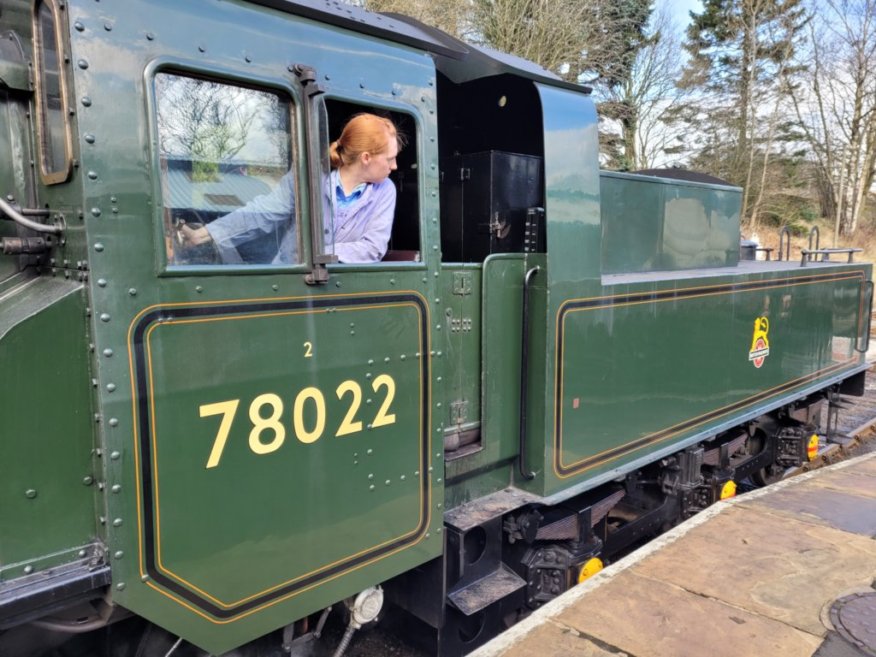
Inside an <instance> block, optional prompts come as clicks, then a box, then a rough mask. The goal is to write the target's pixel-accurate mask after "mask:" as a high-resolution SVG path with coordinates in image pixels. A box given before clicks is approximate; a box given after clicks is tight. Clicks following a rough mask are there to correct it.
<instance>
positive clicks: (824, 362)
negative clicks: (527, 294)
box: [553, 269, 866, 480]
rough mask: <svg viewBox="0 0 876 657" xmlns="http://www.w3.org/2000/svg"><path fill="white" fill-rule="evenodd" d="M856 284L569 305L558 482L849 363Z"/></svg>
mask: <svg viewBox="0 0 876 657" xmlns="http://www.w3.org/2000/svg"><path fill="white" fill-rule="evenodd" d="M865 280H866V272H864V271H862V270H845V271H843V270H837V269H820V270H814V269H812V270H803V271H800V272H794V273H793V275H790V274H789V273H787V272H786V273H782V274H777V275H776V277H775V278H756V279H755V278H750V279H748V280H745V281H735V282H727V283H717V284H706V283H700V284H699V285H696V284H693V285H692V284H691V283H690V282H689V281H685V285H684V286H683V287H681V286H679V287H676V288H665V287H661V289H654V290H651V291H637V292H623V293H614V294H611V293H609V294H607V295H605V296H599V297H594V298H590V299H578V300H572V301H568V302H566V303H565V304H563V305H562V306H561V308H560V311H559V313H558V317H557V350H556V385H557V391H558V393H557V395H556V408H555V411H554V412H555V415H554V418H555V431H554V436H553V440H554V458H553V471H554V474H555V476H556V477H557V478H558V479H559V480H564V479H567V478H569V477H572V476H575V475H581V474H584V473H587V474H589V475H592V474H596V473H599V472H601V471H604V470H606V469H609V468H614V467H618V466H620V465H622V464H623V463H624V462H628V461H630V460H632V459H633V458H637V457H641V456H642V455H643V454H646V453H648V452H649V451H654V450H657V449H659V448H661V447H665V446H666V445H667V444H668V443H672V442H675V441H678V440H681V439H683V438H684V437H686V436H690V435H693V434H694V433H696V432H700V431H703V430H706V429H708V428H709V427H710V426H715V425H717V424H719V423H721V422H726V421H728V420H732V418H733V417H734V415H741V414H742V413H744V412H746V411H750V410H751V409H752V408H756V407H757V406H758V405H761V404H766V403H770V402H773V401H775V400H777V399H781V398H782V397H785V396H792V395H793V393H794V392H795V391H796V390H799V389H802V388H803V387H805V386H806V385H808V384H812V383H814V382H816V381H818V380H819V379H821V378H826V377H829V376H830V375H832V374H837V373H840V372H841V371H843V369H848V368H851V367H852V366H854V365H856V364H858V363H859V362H860V361H861V356H860V354H858V353H857V352H856V351H855V350H854V347H855V345H856V339H857V336H858V335H859V334H860V327H859V319H860V317H861V316H862V304H864V303H866V290H865V287H866V286H865ZM863 312H864V313H865V312H866V311H865V310H864V311H863Z"/></svg>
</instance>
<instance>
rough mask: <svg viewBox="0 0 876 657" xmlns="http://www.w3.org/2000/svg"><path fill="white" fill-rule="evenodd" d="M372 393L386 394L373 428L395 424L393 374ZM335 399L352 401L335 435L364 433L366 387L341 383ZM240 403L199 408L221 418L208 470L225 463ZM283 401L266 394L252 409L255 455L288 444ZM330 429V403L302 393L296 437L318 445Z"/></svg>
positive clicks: (312, 391) (295, 415)
mask: <svg viewBox="0 0 876 657" xmlns="http://www.w3.org/2000/svg"><path fill="white" fill-rule="evenodd" d="M371 389H372V390H373V391H374V392H375V393H381V392H383V393H384V397H383V400H382V401H381V403H380V405H379V407H378V409H377V414H376V415H375V416H374V418H373V419H372V420H371V422H370V425H371V427H372V428H377V427H383V426H386V425H389V424H394V423H395V413H392V412H391V411H392V402H393V400H394V399H395V379H393V378H392V377H391V376H390V375H389V374H381V375H379V376H377V377H375V378H374V380H373V381H372V382H371ZM335 395H336V396H337V398H338V399H339V400H341V401H343V400H344V399H347V400H348V403H349V406H348V407H347V411H346V413H345V414H344V418H343V420H342V421H341V423H340V425H339V426H338V428H337V429H336V430H335V432H334V435H335V436H337V437H340V436H349V435H351V434H354V433H359V432H360V431H362V429H363V423H362V420H361V419H360V418H359V407H360V406H361V405H362V387H361V386H360V385H359V384H358V383H357V382H356V381H353V380H352V379H348V380H346V381H344V382H343V383H341V385H339V386H338V387H337V388H336V389H335ZM239 406H240V399H229V400H228V401H222V402H216V403H213V404H202V405H201V406H200V407H199V412H200V416H201V417H211V416H213V415H221V416H222V419H221V421H220V422H219V430H218V431H217V432H216V437H215V438H214V440H213V448H212V449H211V450H210V456H209V457H208V458H207V466H206V467H207V468H215V467H217V466H218V465H219V462H220V461H221V460H222V453H223V452H224V450H225V444H226V443H227V442H228V436H229V435H230V434H231V428H232V427H233V426H234V420H235V417H236V416H237V409H238V407H239ZM308 406H310V407H311V408H312V409H313V411H314V412H313V413H312V415H311V418H310V422H309V423H308V422H305V418H304V410H305V408H306V407H308ZM283 413H284V405H283V399H282V397H280V396H279V395H277V394H274V393H272V392H266V393H264V394H261V395H258V396H257V397H256V398H255V399H253V400H252V402H250V405H249V413H248V415H249V425H250V431H249V448H250V449H251V450H252V451H253V452H254V453H255V454H270V453H271V452H276V451H277V450H278V449H280V447H282V446H283V443H284V442H285V440H286V424H284V421H283ZM325 425H326V402H325V395H324V394H323V393H322V391H321V390H320V389H319V388H315V387H313V386H309V387H307V388H304V389H303V390H301V391H300V392H299V393H298V394H297V395H296V397H295V400H294V402H293V403H292V431H293V433H294V434H295V437H296V438H297V439H298V440H299V441H301V442H302V443H308V444H309V443H314V442H316V441H317V440H319V439H320V438H322V436H323V434H324V433H325Z"/></svg>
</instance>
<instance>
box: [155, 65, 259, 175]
mask: <svg viewBox="0 0 876 657" xmlns="http://www.w3.org/2000/svg"><path fill="white" fill-rule="evenodd" d="M156 84H157V85H158V93H159V95H161V96H162V97H163V98H164V99H165V100H166V101H168V102H163V103H161V104H160V106H159V111H158V126H159V133H160V134H161V143H160V148H161V151H162V153H165V154H172V155H182V156H185V157H187V158H189V159H191V160H192V162H193V174H194V175H196V176H198V177H202V178H210V177H211V176H213V175H215V172H216V171H217V170H218V163H219V162H220V161H222V160H228V159H231V158H232V157H234V156H235V155H236V154H237V153H239V152H240V151H241V149H243V147H244V146H245V145H246V143H247V137H248V135H249V132H250V128H251V127H252V125H253V122H254V121H255V119H256V118H257V116H258V109H257V108H254V107H253V106H252V104H251V103H247V102H246V101H247V95H248V93H251V92H248V91H247V90H244V89H241V88H238V87H234V86H231V85H225V84H219V83H217V82H211V81H209V80H199V79H196V78H187V77H181V76H172V75H166V76H160V77H159V78H158V79H157V82H156Z"/></svg>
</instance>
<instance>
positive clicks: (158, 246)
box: [144, 58, 312, 277]
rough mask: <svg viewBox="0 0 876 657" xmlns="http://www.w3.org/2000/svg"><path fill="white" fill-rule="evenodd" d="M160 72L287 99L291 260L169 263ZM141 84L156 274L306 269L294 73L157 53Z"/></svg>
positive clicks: (305, 208) (302, 159) (305, 194)
mask: <svg viewBox="0 0 876 657" xmlns="http://www.w3.org/2000/svg"><path fill="white" fill-rule="evenodd" d="M161 74H167V75H175V76H180V77H186V78H192V79H198V80H206V81H209V82H215V83H217V84H224V85H229V86H234V87H238V88H241V89H246V90H252V91H256V92H260V93H268V94H272V95H276V96H278V97H279V98H280V100H281V101H282V102H284V103H287V104H288V107H289V113H288V137H289V139H290V149H289V154H290V168H289V170H290V171H291V172H292V173H293V178H294V182H293V184H294V187H295V227H296V233H297V234H296V238H295V239H296V245H297V257H296V261H295V262H292V263H277V264H273V263H270V262H260V263H222V262H212V263H204V264H175V263H174V262H173V260H172V259H171V258H170V257H168V253H167V248H166V238H167V235H166V230H165V224H166V217H165V212H166V209H167V208H166V207H165V200H166V199H165V194H166V190H165V185H164V184H163V181H162V169H161V152H160V147H159V144H160V130H159V126H158V105H159V98H158V95H157V90H156V77H157V76H159V75H161ZM144 85H145V89H146V93H145V94H144V95H145V100H146V115H147V119H148V120H147V123H148V128H149V132H150V157H151V167H150V171H151V175H152V191H153V198H155V199H156V202H155V204H154V212H153V214H152V223H153V232H154V238H155V257H156V269H157V273H158V275H159V276H160V277H178V276H227V275H234V276H239V275H257V274H265V273H278V272H296V273H297V272H304V271H306V270H307V269H308V262H309V250H310V244H309V243H310V227H311V221H309V220H308V221H303V219H302V218H303V217H307V216H309V215H310V214H312V213H311V207H312V206H311V199H310V198H309V196H310V194H309V191H308V186H307V184H306V180H307V170H308V169H307V166H308V165H307V161H306V160H307V150H306V147H305V144H306V139H307V136H306V134H305V126H304V116H303V112H305V111H306V99H305V95H304V93H303V92H302V90H301V89H300V87H299V86H298V85H297V83H296V81H295V80H294V78H291V77H290V78H279V79H278V78H274V77H264V76H258V75H252V74H249V73H248V74H241V73H239V72H236V71H234V70H231V69H228V68H224V67H220V66H217V67H211V66H204V65H203V63H200V62H197V63H196V62H192V61H188V60H180V59H170V58H160V59H157V60H154V61H153V62H151V63H150V65H149V66H148V67H147V68H146V70H145V71H144Z"/></svg>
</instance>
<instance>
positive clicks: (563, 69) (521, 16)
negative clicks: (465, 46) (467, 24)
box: [469, 0, 595, 79]
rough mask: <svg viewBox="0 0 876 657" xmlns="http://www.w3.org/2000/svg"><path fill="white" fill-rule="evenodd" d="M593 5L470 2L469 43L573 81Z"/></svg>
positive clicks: (583, 0)
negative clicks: (537, 66)
mask: <svg viewBox="0 0 876 657" xmlns="http://www.w3.org/2000/svg"><path fill="white" fill-rule="evenodd" d="M593 4H594V1H593V0H473V3H472V14H471V25H472V30H471V34H469V38H470V39H472V40H473V41H475V42H479V43H482V44H484V45H487V46H490V47H492V48H495V49H497V50H502V51H505V52H509V53H512V54H514V55H517V56H519V57H523V58H525V59H529V60H531V61H534V62H536V63H538V64H540V65H541V66H543V67H544V68H546V69H549V70H551V71H554V72H555V73H559V74H562V75H564V77H566V78H567V79H575V77H577V73H578V71H579V70H580V66H579V65H577V64H578V62H580V60H581V57H582V52H583V51H584V49H585V46H586V44H587V39H588V32H589V31H592V26H593V25H594V23H595V21H594V20H593V18H594V17H593Z"/></svg>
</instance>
